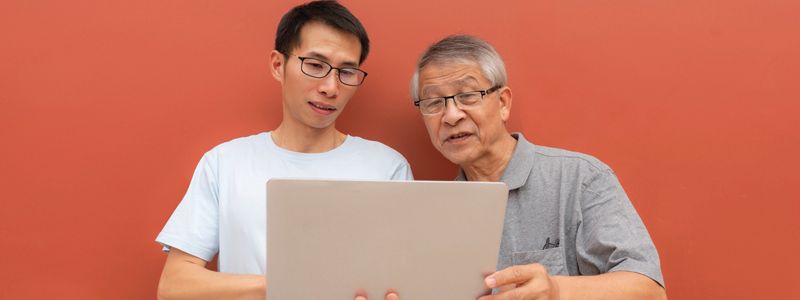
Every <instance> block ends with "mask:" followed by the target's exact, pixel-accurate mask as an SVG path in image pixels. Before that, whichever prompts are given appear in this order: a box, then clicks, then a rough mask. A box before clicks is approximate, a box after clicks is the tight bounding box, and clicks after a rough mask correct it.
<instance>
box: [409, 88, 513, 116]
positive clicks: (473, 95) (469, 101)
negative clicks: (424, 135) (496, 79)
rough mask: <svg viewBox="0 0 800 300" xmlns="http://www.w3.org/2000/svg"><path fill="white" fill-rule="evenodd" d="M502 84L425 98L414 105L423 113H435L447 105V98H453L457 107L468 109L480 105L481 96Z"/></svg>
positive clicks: (492, 91) (493, 90)
mask: <svg viewBox="0 0 800 300" xmlns="http://www.w3.org/2000/svg"><path fill="white" fill-rule="evenodd" d="M501 87H502V86H499V85H496V86H493V87H491V88H489V89H487V90H482V91H472V92H465V93H459V94H455V95H452V96H446V97H435V98H426V99H420V100H417V101H414V106H416V107H419V111H420V112H422V114H423V115H435V114H438V113H440V112H442V111H444V108H445V107H446V106H447V99H453V103H454V104H455V105H456V107H458V109H463V110H469V109H473V108H476V107H478V106H480V104H481V100H483V96H486V95H488V94H491V93H494V92H495V91H497V90H499V89H500V88H501Z"/></svg>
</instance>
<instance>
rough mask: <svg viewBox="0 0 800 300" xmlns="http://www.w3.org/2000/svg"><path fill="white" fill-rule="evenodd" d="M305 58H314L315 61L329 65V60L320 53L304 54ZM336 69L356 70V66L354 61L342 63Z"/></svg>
mask: <svg viewBox="0 0 800 300" xmlns="http://www.w3.org/2000/svg"><path fill="white" fill-rule="evenodd" d="M306 57H311V58H316V59H319V60H322V61H325V62H327V63H330V58H328V57H327V56H325V55H323V54H322V53H319V52H315V51H311V52H309V53H308V54H306ZM338 67H339V68H358V64H357V63H355V62H354V61H344V62H342V64H341V65H339V66H338Z"/></svg>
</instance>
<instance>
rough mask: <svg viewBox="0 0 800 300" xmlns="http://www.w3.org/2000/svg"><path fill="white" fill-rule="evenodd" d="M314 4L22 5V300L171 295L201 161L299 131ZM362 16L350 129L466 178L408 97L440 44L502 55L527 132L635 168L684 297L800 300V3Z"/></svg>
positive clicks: (16, 34)
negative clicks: (273, 70) (298, 96)
mask: <svg viewBox="0 0 800 300" xmlns="http://www.w3.org/2000/svg"><path fill="white" fill-rule="evenodd" d="M295 4H297V2H289V1H252V0H241V1H208V0H195V1H174V0H161V1H148V0H145V1H142V0H137V1H133V0H102V1H100V0H75V1H53V0H28V1H1V2H0V142H1V143H2V145H0V191H2V197H0V199H1V200H0V253H1V254H0V298H2V299H152V298H154V297H155V290H156V285H157V282H158V276H159V274H160V271H161V267H162V265H163V262H164V259H165V255H164V254H162V253H161V252H160V248H159V246H158V245H157V244H156V243H155V242H154V241H153V240H154V238H155V236H156V234H157V233H158V232H159V230H160V229H161V227H162V226H163V224H164V222H165V221H166V219H167V218H168V217H169V215H170V214H171V213H172V211H173V209H174V208H175V206H176V205H177V204H178V202H179V201H180V199H181V197H182V196H183V193H184V192H185V190H186V187H187V185H188V182H189V179H190V177H191V175H192V171H193V169H194V167H195V164H196V163H197V161H198V160H199V159H200V157H201V155H202V154H203V153H204V152H205V151H207V150H209V149H210V148H211V147H213V146H214V145H216V144H218V143H220V142H223V141H226V140H229V139H232V138H235V137H239V136H244V135H250V134H253V133H257V132H261V131H265V130H269V129H272V128H274V127H275V126H277V124H278V123H279V122H280V101H281V100H280V98H279V95H280V94H279V85H278V84H277V82H275V81H274V80H273V79H272V77H271V76H270V75H269V73H268V71H267V55H268V53H269V51H270V50H271V49H272V48H273V39H274V32H275V28H276V26H277V23H278V19H279V18H280V16H281V15H282V14H283V13H284V12H286V11H287V10H288V9H289V8H291V7H292V6H294V5H295ZM344 4H345V5H347V6H349V7H350V8H351V10H352V11H353V12H354V13H355V14H356V15H357V16H359V18H360V19H361V20H362V22H363V23H364V24H365V26H366V27H367V30H368V32H369V34H370V36H371V38H372V41H373V44H372V52H371V54H370V57H369V58H368V59H367V61H366V64H365V65H364V69H366V70H367V71H368V72H369V73H370V75H369V77H368V78H367V80H366V84H365V85H364V86H363V87H362V88H360V90H359V91H358V93H357V94H356V96H355V97H354V99H353V100H352V101H351V102H350V104H349V106H348V107H347V110H346V111H345V112H344V114H343V116H342V117H341V118H340V120H339V122H338V126H339V127H340V128H341V129H343V130H345V131H347V132H349V133H351V134H353V135H357V136H361V137H365V138H369V139H377V140H380V141H382V142H384V143H386V144H388V145H390V146H392V147H394V148H395V149H397V150H398V151H400V152H401V153H403V154H404V155H405V156H406V157H407V158H408V160H409V161H410V163H411V165H412V168H413V170H414V173H415V175H416V177H417V178H419V179H438V180H448V179H451V178H452V177H453V176H454V175H455V168H454V167H453V166H452V165H450V164H449V162H447V161H446V160H444V159H443V158H442V157H441V156H440V155H439V154H438V152H436V151H435V150H434V149H433V147H432V146H431V145H430V143H429V140H428V137H427V134H426V132H425V129H424V127H423V124H422V121H421V118H420V116H419V112H418V111H416V110H415V109H414V108H413V106H411V104H410V100H409V96H408V91H407V86H408V80H409V78H410V76H411V72H412V71H413V65H414V62H415V60H416V59H417V57H418V55H419V54H420V52H421V51H422V50H424V49H425V47H426V46H427V45H429V44H430V43H432V42H434V41H435V40H437V39H439V38H441V37H443V36H445V35H447V34H452V33H469V34H475V35H478V36H481V37H483V38H485V39H487V40H489V41H490V42H491V43H493V44H494V45H495V46H496V48H497V49H498V51H499V52H500V53H501V55H502V56H503V57H504V58H505V61H506V63H507V66H508V72H509V76H510V86H511V88H512V90H513V92H514V94H513V97H514V104H513V109H512V116H511V120H510V123H509V124H508V126H509V128H510V129H512V130H514V131H522V132H524V133H525V134H526V136H527V137H529V138H530V139H531V140H532V141H534V142H536V143H538V144H542V145H549V146H557V147H561V148H566V149H570V150H575V151H580V152H585V153H589V154H592V155H594V156H596V157H598V158H600V159H601V160H603V161H604V162H606V163H608V164H609V165H610V166H611V167H612V168H614V169H615V170H616V172H617V174H618V176H619V177H620V180H621V181H622V183H623V186H624V187H625V189H626V190H627V192H628V193H629V196H630V198H631V199H632V201H633V203H634V205H635V206H636V208H637V210H638V211H639V213H640V214H641V216H642V218H643V219H644V221H645V224H646V225H647V227H648V228H649V230H650V233H651V235H652V237H653V239H654V241H655V243H656V246H657V247H658V249H659V251H660V254H661V258H662V265H663V272H664V274H665V277H666V281H667V285H668V294H669V296H670V297H671V298H672V299H798V298H800V287H799V286H798V284H797V283H798V282H800V275H798V270H800V260H798V259H797V253H799V252H800V239H798V238H797V237H796V236H795V235H794V234H796V232H797V231H798V230H800V218H799V217H798V215H799V214H800V204H798V203H800V201H798V200H800V192H799V191H798V186H800V180H799V179H800V176H798V171H797V169H798V167H800V159H798V154H800V133H799V132H800V130H798V129H800V128H799V127H800V126H799V125H798V124H800V123H798V121H797V119H798V113H800V82H799V79H800V21H798V20H800V18H798V15H800V2H797V1H789V0H785V1H781V0H678V1H632V0H620V1H575V0H559V1H502V0H501V1H472V0H467V1H465V0H460V1H420V0H409V1H355V0H353V1H345V2H344ZM792 120H795V121H792Z"/></svg>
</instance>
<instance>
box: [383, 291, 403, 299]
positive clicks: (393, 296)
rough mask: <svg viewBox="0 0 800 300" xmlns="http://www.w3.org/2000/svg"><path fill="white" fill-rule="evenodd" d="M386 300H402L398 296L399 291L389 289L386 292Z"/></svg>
mask: <svg viewBox="0 0 800 300" xmlns="http://www.w3.org/2000/svg"><path fill="white" fill-rule="evenodd" d="M386 300H400V296H398V295H397V290H396V289H389V290H388V291H386Z"/></svg>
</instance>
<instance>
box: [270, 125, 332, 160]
mask: <svg viewBox="0 0 800 300" xmlns="http://www.w3.org/2000/svg"><path fill="white" fill-rule="evenodd" d="M344 140H345V134H344V133H341V132H339V131H338V130H336V128H335V127H333V126H328V127H326V128H321V129H320V128H309V127H305V126H304V127H303V128H299V127H295V126H291V125H289V124H288V123H286V122H283V123H281V125H280V126H278V128H276V129H275V130H273V131H272V141H273V142H275V145H278V147H281V148H283V149H286V150H289V151H294V152H302V153H322V152H328V151H330V150H333V149H334V148H336V147H338V146H339V145H341V144H342V143H343V142H344Z"/></svg>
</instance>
